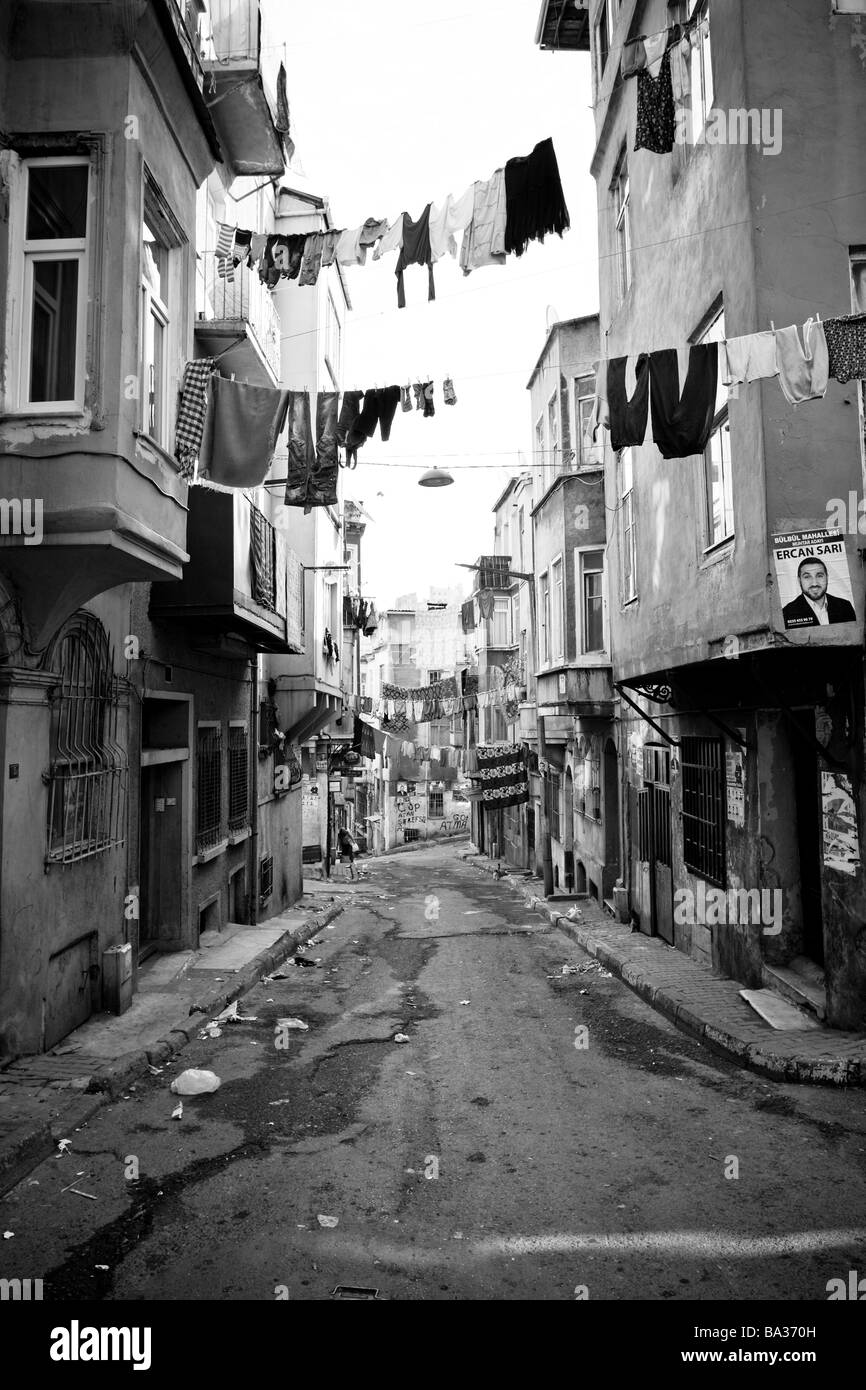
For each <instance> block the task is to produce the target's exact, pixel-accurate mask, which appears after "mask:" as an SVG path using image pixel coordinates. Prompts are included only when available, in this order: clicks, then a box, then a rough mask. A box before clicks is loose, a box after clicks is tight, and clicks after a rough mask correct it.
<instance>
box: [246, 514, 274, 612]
mask: <svg viewBox="0 0 866 1390" xmlns="http://www.w3.org/2000/svg"><path fill="white" fill-rule="evenodd" d="M250 566H251V569H252V576H253V598H254V599H255V601H256V603H260V604H261V606H262V607H263V608H268V609H270V611H271V612H272V613H273V612H276V607H277V557H276V538H275V533H274V528H273V526H272V525H271V523H270V522H269V521H268V519H267V517H266V516H265V515H264V514H263V513H262V512H260V511H259V509H258V507H254V506H253V504H252V502H251V503H250Z"/></svg>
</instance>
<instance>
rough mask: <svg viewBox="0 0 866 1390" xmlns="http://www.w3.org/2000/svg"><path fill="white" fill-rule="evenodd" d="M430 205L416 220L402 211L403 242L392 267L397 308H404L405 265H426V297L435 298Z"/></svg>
mask: <svg viewBox="0 0 866 1390" xmlns="http://www.w3.org/2000/svg"><path fill="white" fill-rule="evenodd" d="M430 206H431V205H430V203H428V204H427V206H426V208H425V209H424V211H423V212H422V213H421V216H420V217H419V218H418V220H417V221H416V222H413V221H412V219H411V217H410V216H409V214H408V212H404V213H403V242H402V245H401V247H400V255H399V256H398V257H397V264H396V266H395V267H394V274H395V275H396V276H397V308H398V309H405V307H406V290H405V286H404V284H403V271H404V270H405V269H406V266H407V265H426V267H427V299H428V301H429V300H431V299H435V298H436V286H435V285H434V283H433V260H432V258H431V255H430Z"/></svg>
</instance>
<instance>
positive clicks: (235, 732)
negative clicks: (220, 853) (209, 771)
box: [229, 724, 249, 830]
mask: <svg viewBox="0 0 866 1390" xmlns="http://www.w3.org/2000/svg"><path fill="white" fill-rule="evenodd" d="M248 804H249V762H248V759H247V731H246V728H245V727H244V725H243V724H232V725H231V726H230V727H229V830H243V829H245V828H246V826H247V823H248V819H249V818H248V815H247V807H248Z"/></svg>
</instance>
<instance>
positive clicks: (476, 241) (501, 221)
mask: <svg viewBox="0 0 866 1390" xmlns="http://www.w3.org/2000/svg"><path fill="white" fill-rule="evenodd" d="M473 190H474V191H473V201H472V221H471V222H470V223H469V226H468V227H467V228H466V235H465V236H464V238H463V243H462V245H461V247H460V265H461V266H462V268H463V273H464V275H468V274H469V273H470V271H472V270H478V269H479V268H480V267H481V266H484V265H504V264H505V226H506V221H507V205H506V201H505V169H504V168H502V169H497V170H496V171H495V173H493V174H492V175H491V176H490V178H489V179H486V180H478V181H477V182H476V183H475V184H474V185H473Z"/></svg>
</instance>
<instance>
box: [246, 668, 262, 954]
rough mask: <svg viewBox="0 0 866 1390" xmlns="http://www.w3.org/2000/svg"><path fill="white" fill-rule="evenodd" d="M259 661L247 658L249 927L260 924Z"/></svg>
mask: <svg viewBox="0 0 866 1390" xmlns="http://www.w3.org/2000/svg"><path fill="white" fill-rule="evenodd" d="M258 695H259V659H258V657H257V656H253V657H250V737H249V748H250V758H249V768H248V775H249V802H250V891H249V899H248V900H249V908H248V912H247V916H248V917H249V919H250V923H249V924H250V926H251V927H254V926H255V925H256V923H257V922H258V920H259V731H258V719H259V700H258Z"/></svg>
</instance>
